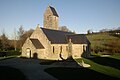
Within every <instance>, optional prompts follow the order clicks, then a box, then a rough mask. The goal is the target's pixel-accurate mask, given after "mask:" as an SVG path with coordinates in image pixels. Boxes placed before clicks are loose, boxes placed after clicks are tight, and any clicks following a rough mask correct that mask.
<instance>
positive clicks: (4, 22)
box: [0, 0, 120, 38]
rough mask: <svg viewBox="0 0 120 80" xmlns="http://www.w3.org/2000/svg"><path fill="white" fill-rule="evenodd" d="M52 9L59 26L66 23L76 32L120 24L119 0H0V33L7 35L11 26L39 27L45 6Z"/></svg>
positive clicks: (110, 27) (11, 30)
mask: <svg viewBox="0 0 120 80" xmlns="http://www.w3.org/2000/svg"><path fill="white" fill-rule="evenodd" d="M49 4H50V5H51V6H53V7H55V8H56V10H57V12H58V14H59V26H67V27H68V28H69V29H70V30H72V31H75V32H76V33H86V32H87V30H88V29H92V30H93V31H99V30H101V29H103V28H109V29H112V28H117V27H120V0H0V34H1V33H2V31H3V30H4V31H5V33H6V34H7V35H8V37H9V38H11V37H12V34H13V33H14V29H15V28H16V30H18V28H19V27H20V25H23V27H24V29H25V30H29V29H30V28H32V29H35V28H36V26H37V24H40V26H41V27H43V14H44V11H45V9H46V7H47V6H48V5H49Z"/></svg>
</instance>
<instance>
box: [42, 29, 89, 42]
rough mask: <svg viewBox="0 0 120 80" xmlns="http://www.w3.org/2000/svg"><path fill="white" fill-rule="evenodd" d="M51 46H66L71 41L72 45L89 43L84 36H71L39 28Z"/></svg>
mask: <svg viewBox="0 0 120 80" xmlns="http://www.w3.org/2000/svg"><path fill="white" fill-rule="evenodd" d="M41 29H42V30H43V32H44V33H45V35H46V36H47V38H48V39H49V41H51V43H52V44H67V43H68V41H69V39H71V41H72V43H73V44H87V43H90V42H89V41H88V39H87V38H86V36H85V35H84V34H73V33H71V32H64V31H59V30H52V29H46V28H41Z"/></svg>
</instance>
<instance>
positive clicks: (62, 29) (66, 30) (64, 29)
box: [59, 26, 72, 32]
mask: <svg viewBox="0 0 120 80" xmlns="http://www.w3.org/2000/svg"><path fill="white" fill-rule="evenodd" d="M59 30H61V31H65V32H72V31H70V30H69V29H68V28H67V27H66V26H61V27H59Z"/></svg>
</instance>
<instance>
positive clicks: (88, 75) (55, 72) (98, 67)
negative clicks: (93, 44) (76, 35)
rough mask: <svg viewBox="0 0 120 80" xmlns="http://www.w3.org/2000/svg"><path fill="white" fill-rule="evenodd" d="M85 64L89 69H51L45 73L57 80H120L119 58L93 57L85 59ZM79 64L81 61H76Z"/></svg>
mask: <svg viewBox="0 0 120 80" xmlns="http://www.w3.org/2000/svg"><path fill="white" fill-rule="evenodd" d="M83 60H84V62H85V63H88V64H90V65H91V67H90V68H64V67H55V68H54V67H52V68H48V69H45V71H46V72H47V73H49V74H50V75H52V76H54V77H56V78H57V79H58V80H65V79H67V80H68V79H70V80H71V79H74V80H75V79H77V80H78V79H82V80H105V79H109V80H120V67H119V66H120V58H118V56H117V59H116V57H115V56H112V57H95V58H90V59H86V58H83ZM76 61H77V62H81V59H76Z"/></svg>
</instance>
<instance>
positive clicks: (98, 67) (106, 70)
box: [76, 58, 120, 78]
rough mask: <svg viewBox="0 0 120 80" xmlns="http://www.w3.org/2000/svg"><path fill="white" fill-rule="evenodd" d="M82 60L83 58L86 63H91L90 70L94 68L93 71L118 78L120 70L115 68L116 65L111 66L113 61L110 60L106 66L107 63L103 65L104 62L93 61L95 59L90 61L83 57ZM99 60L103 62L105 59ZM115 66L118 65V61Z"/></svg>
mask: <svg viewBox="0 0 120 80" xmlns="http://www.w3.org/2000/svg"><path fill="white" fill-rule="evenodd" d="M101 59H102V58H101ZM83 60H84V62H85V63H88V64H90V65H91V67H90V68H89V69H91V70H94V71H97V72H99V73H102V74H106V75H109V76H113V77H117V78H120V70H119V69H117V68H116V67H111V66H112V64H113V65H115V63H114V62H112V61H111V62H110V63H111V64H110V65H109V66H107V65H106V64H107V63H106V64H105V65H104V64H100V63H97V62H96V63H95V61H92V60H90V59H85V58H83ZM95 60H97V59H95ZM76 61H78V62H79V59H77V60H76ZM101 61H103V63H104V62H105V59H104V60H101ZM101 63H102V62H101ZM108 63H109V62H108ZM116 66H118V67H119V66H120V65H119V62H118V64H117V65H116Z"/></svg>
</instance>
